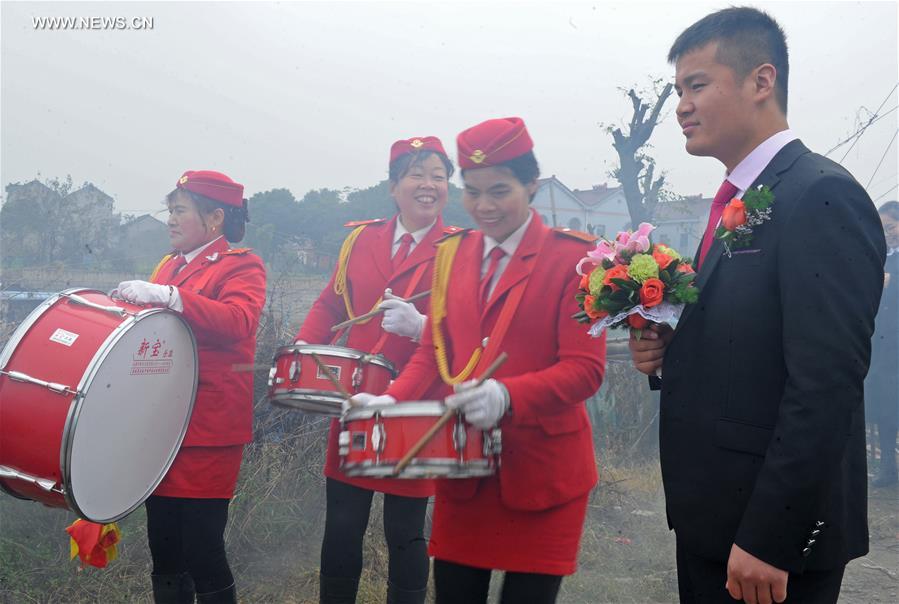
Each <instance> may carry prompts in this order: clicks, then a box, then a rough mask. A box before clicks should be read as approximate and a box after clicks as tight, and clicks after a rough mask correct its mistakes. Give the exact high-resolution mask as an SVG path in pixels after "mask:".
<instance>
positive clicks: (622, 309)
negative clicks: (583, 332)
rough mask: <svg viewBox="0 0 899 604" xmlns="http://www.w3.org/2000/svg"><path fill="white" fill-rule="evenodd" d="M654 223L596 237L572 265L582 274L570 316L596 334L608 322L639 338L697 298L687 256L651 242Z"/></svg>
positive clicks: (611, 325) (596, 335) (595, 335)
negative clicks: (594, 243) (575, 308)
mask: <svg viewBox="0 0 899 604" xmlns="http://www.w3.org/2000/svg"><path fill="white" fill-rule="evenodd" d="M654 229H655V227H654V226H653V225H651V224H649V223H646V222H644V223H642V224H640V226H639V227H638V228H637V230H636V231H626V232H621V233H618V236H617V237H615V240H614V241H609V240H607V239H601V240H600V241H599V243H598V244H597V246H596V249H595V250H593V251H591V252H588V253H587V256H586V257H585V258H582V259H581V261H580V262H578V265H577V267H576V270H577V273H578V274H579V275H581V283H580V287H579V291H578V293H577V295H576V296H575V297H576V298H577V301H578V305H579V306H580V309H581V310H580V311H579V312H577V313H576V314H575V315H574V316H573V318H574V319H576V320H577V321H579V322H581V323H587V324H590V325H591V327H590V331H589V333H590V335H592V336H593V337H599V336H600V335H601V334H602V332H603V330H604V329H606V328H607V327H608V328H610V329H612V328H616V327H630V328H631V329H633V330H635V331H636V335H637V337H640V335H641V334H642V330H643V329H644V328H645V327H647V326H648V325H649V324H650V323H666V322H672V321H676V320H677V318H678V317H680V313H681V311H683V308H684V305H686V304H692V303H694V302H696V300H697V299H698V298H699V289H698V288H697V287H696V286H695V285H693V280H694V278H695V277H696V274H695V273H694V272H693V268H692V267H691V266H690V261H689V260H688V259H685V258H683V257H681V255H680V254H678V253H677V252H676V251H675V250H673V249H672V248H670V247H668V246H667V245H662V244H660V243H656V244H654V243H652V242H651V241H650V240H649V234H650V233H651V232H652V231H653V230H654Z"/></svg>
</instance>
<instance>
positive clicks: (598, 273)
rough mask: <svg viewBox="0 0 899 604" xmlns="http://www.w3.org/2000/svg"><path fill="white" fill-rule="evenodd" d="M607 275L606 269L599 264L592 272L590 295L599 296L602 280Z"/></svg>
mask: <svg viewBox="0 0 899 604" xmlns="http://www.w3.org/2000/svg"><path fill="white" fill-rule="evenodd" d="M605 276H606V269H604V268H603V267H601V266H597V267H596V268H594V269H593V270H592V271H591V272H590V295H591V296H598V295H599V290H601V289H602V280H603V277H605Z"/></svg>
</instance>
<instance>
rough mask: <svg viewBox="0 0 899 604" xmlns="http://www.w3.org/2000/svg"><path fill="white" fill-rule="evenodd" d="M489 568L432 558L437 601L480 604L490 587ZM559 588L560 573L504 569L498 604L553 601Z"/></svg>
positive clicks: (453, 603)
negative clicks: (521, 571)
mask: <svg viewBox="0 0 899 604" xmlns="http://www.w3.org/2000/svg"><path fill="white" fill-rule="evenodd" d="M491 573H492V571H491V570H490V569H484V568H475V567H473V566H465V565H464V564H456V563H454V562H447V561H445V560H434V585H435V587H436V589H437V604H482V603H485V602H487V592H488V591H489V589H490V575H491ZM560 587H562V577H561V576H560V575H541V574H538V573H513V572H507V573H506V575H505V577H504V578H503V587H502V595H501V596H500V603H501V604H553V603H554V602H555V601H556V597H557V596H558V595H559V588H560Z"/></svg>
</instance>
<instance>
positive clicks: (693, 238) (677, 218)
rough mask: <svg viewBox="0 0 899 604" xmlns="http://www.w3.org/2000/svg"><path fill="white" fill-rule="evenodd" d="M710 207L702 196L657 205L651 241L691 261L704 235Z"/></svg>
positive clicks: (708, 201)
mask: <svg viewBox="0 0 899 604" xmlns="http://www.w3.org/2000/svg"><path fill="white" fill-rule="evenodd" d="M711 207H712V200H711V199H708V198H703V197H702V196H701V195H695V196H693V197H684V198H683V199H678V200H674V201H665V202H662V203H659V205H658V206H656V211H655V216H654V217H653V220H652V223H653V224H654V225H655V226H656V230H655V232H654V233H653V241H655V242H656V243H664V244H666V245H670V246H672V247H673V248H674V249H676V250H677V251H678V252H680V253H681V254H683V255H684V256H689V257H691V258H692V257H693V256H694V255H695V254H696V248H697V247H699V241H700V240H701V239H702V234H703V233H704V232H705V227H706V223H707V222H708V220H709V211H710V209H711Z"/></svg>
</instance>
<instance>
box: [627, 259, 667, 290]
mask: <svg viewBox="0 0 899 604" xmlns="http://www.w3.org/2000/svg"><path fill="white" fill-rule="evenodd" d="M627 274H628V276H630V278H631V279H633V280H634V281H636V282H637V283H643V282H644V281H646V280H647V279H652V278H658V276H659V265H658V263H657V262H656V261H655V259H654V258H653V257H652V256H650V255H649V254H635V255H634V257H633V258H631V263H630V266H628V267H627Z"/></svg>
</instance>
